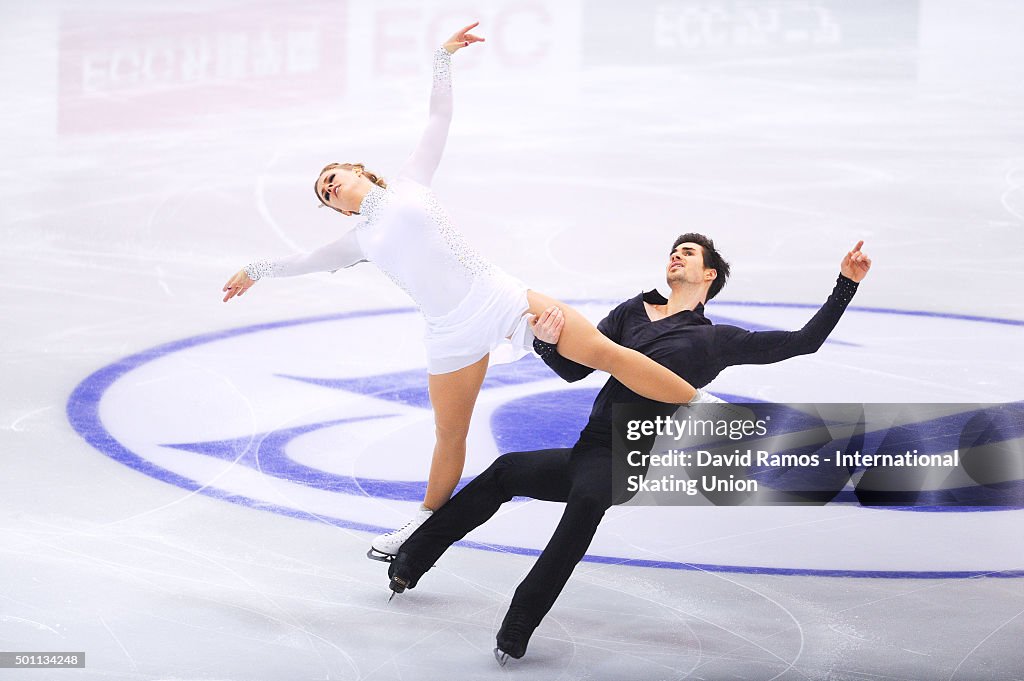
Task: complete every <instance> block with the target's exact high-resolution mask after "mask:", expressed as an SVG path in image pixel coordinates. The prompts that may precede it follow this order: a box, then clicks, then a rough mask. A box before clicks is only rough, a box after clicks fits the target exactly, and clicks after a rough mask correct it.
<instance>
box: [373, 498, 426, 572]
mask: <svg viewBox="0 0 1024 681" xmlns="http://www.w3.org/2000/svg"><path fill="white" fill-rule="evenodd" d="M433 513H434V512H433V511H431V510H430V509H429V508H427V507H426V506H420V510H418V511H417V512H416V515H414V516H413V517H412V519H411V520H409V522H407V523H406V524H405V525H402V526H401V527H399V528H398V529H397V530H393V531H391V532H388V533H386V534H382V535H380V536H379V537H377V538H376V539H374V540H373V543H372V544H371V545H370V550H369V551H367V552H366V557H367V558H372V559H373V560H381V561H384V562H385V563H390V562H391V561H393V560H394V559H395V555H397V554H398V549H400V548H402V544H404V543H405V540H406V539H408V538H409V536H410V535H412V533H413V532H415V531H416V528H417V527H419V526H420V525H422V524H423V523H425V522H426V521H427V518H429V517H430V516H431V515H432V514H433Z"/></svg>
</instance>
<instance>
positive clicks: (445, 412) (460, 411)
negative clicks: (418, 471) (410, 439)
mask: <svg viewBox="0 0 1024 681" xmlns="http://www.w3.org/2000/svg"><path fill="white" fill-rule="evenodd" d="M487 359H488V355H484V356H483V358H482V359H480V360H479V361H477V362H476V363H474V364H470V365H469V366H468V367H463V368H462V369H459V370H458V371H452V372H450V373H447V374H431V375H430V376H429V377H428V379H427V387H428V390H429V391H430V404H431V406H432V407H433V409H434V427H435V432H436V441H435V444H434V457H433V459H431V461H430V477H429V478H428V479H427V495H426V497H424V499H423V505H424V506H426V507H427V508H429V509H430V510H432V511H436V510H437V509H439V508H441V507H442V506H444V504H445V502H447V501H448V499H449V498H451V496H452V492H453V491H454V490H455V486H456V485H457V484H459V479H460V478H461V477H462V469H463V468H464V467H465V464H466V436H467V435H468V434H469V420H470V417H472V416H473V407H474V406H475V405H476V398H477V395H479V394H480V386H481V385H483V382H484V376H485V375H486V374H487Z"/></svg>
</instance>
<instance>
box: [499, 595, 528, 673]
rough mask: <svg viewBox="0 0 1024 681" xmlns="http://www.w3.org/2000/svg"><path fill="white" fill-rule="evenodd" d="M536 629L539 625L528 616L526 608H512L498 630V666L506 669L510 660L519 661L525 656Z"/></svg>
mask: <svg viewBox="0 0 1024 681" xmlns="http://www.w3.org/2000/svg"><path fill="white" fill-rule="evenodd" d="M536 628H537V624H536V623H534V622H533V620H532V619H531V618H530V617H529V616H528V615H527V612H526V610H525V609H524V608H522V607H519V606H515V605H513V606H511V607H510V608H509V609H508V612H507V613H505V619H504V620H502V622H501V629H498V636H497V643H498V647H497V648H495V649H494V659H496V660H497V661H498V664H500V665H501V666H502V667H504V666H505V663H506V662H508V658H510V657H512V658H515V659H517V660H518V659H519V658H521V657H522V656H523V655H525V654H526V645H527V644H528V643H529V642H530V636H532V635H533V630H534V629H536Z"/></svg>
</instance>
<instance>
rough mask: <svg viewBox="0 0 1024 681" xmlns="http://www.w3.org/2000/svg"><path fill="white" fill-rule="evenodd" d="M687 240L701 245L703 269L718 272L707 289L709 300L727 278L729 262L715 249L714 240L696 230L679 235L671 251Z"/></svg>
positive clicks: (716, 293)
mask: <svg viewBox="0 0 1024 681" xmlns="http://www.w3.org/2000/svg"><path fill="white" fill-rule="evenodd" d="M687 242H689V243H694V244H697V245H698V246H700V247H701V250H702V251H703V252H704V269H712V270H715V271H716V272H717V273H718V276H717V277H716V278H715V280H714V281H712V282H711V287H710V288H709V289H708V300H711V299H712V298H714V297H715V296H717V295H718V292H719V291H721V290H722V287H723V286H725V282H726V281H727V280H728V279H729V263H728V262H726V260H725V258H723V257H722V254H721V253H719V252H718V251H717V250H715V242H714V241H712V240H711V239H709V238H707V237H706V236H704V235H703V234H698V233H697V232H687V233H686V234H681V235H679V238H678V239H676V242H675V243H674V244H672V252H673V253H674V252H675V250H676V247H678V246H679V244H685V243H687Z"/></svg>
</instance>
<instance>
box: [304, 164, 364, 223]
mask: <svg viewBox="0 0 1024 681" xmlns="http://www.w3.org/2000/svg"><path fill="white" fill-rule="evenodd" d="M362 176H363V174H362V172H360V171H358V170H346V169H345V168H331V169H330V170H325V171H324V172H323V173H321V174H320V177H319V178H318V179H317V181H316V193H317V194H318V195H319V196H320V199H321V200H322V201H323V202H324V203H326V204H327V205H328V206H330V207H331V208H334V209H335V210H338V211H341V212H342V213H344V214H345V215H351V214H352V213H354V212H355V211H357V210H358V209H359V205H358V200H356V199H355V198H354V194H355V192H354V190H355V188H356V187H357V186H358V184H359V182H360V180H361V178H362ZM353 204H355V205H353Z"/></svg>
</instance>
